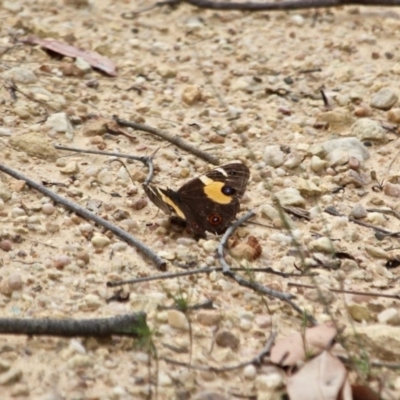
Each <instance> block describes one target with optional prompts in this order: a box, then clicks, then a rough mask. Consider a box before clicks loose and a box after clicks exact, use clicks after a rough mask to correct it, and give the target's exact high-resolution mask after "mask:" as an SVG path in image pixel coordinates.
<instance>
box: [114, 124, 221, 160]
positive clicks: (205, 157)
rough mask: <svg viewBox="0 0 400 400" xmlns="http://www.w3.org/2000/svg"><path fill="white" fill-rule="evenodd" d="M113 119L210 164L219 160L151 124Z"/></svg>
mask: <svg viewBox="0 0 400 400" xmlns="http://www.w3.org/2000/svg"><path fill="white" fill-rule="evenodd" d="M114 119H115V121H117V123H118V124H119V125H121V126H127V127H130V128H133V129H137V130H139V131H144V132H148V133H151V134H153V135H156V136H158V137H160V138H162V139H164V140H167V141H168V142H170V143H172V144H174V145H175V146H178V147H179V148H181V149H183V150H186V151H187V152H189V153H192V154H194V155H195V156H197V157H199V158H201V159H203V160H205V161H207V162H209V163H210V164H213V165H218V164H219V160H218V157H215V156H213V155H211V154H209V153H206V152H205V151H203V150H200V149H199V148H198V146H197V145H192V144H191V143H189V142H186V141H185V140H183V139H182V138H181V137H179V136H177V135H176V136H174V135H171V134H170V133H168V132H164V131H162V130H161V129H157V128H153V127H152V126H149V125H145V124H138V123H137V122H131V121H126V120H124V119H121V118H118V117H114Z"/></svg>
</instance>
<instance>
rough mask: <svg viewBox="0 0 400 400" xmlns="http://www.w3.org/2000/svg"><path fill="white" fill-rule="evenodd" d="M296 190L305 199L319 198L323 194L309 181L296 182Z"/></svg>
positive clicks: (301, 179)
mask: <svg viewBox="0 0 400 400" xmlns="http://www.w3.org/2000/svg"><path fill="white" fill-rule="evenodd" d="M296 188H297V189H298V190H299V192H300V194H301V195H302V196H305V197H317V196H321V194H322V190H321V189H320V188H319V187H318V186H317V185H316V184H315V183H314V182H312V181H311V180H309V179H308V180H306V179H304V178H299V179H298V180H297V182H296Z"/></svg>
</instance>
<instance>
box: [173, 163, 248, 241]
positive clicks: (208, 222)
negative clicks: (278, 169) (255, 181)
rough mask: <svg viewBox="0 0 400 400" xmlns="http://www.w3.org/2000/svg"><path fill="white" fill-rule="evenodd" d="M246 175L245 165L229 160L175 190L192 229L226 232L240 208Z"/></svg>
mask: <svg viewBox="0 0 400 400" xmlns="http://www.w3.org/2000/svg"><path fill="white" fill-rule="evenodd" d="M249 176H250V172H249V169H248V168H247V167H246V166H245V165H243V164H239V163H232V164H227V165H223V166H221V167H218V168H215V169H213V170H212V171H210V172H208V173H207V174H205V175H202V176H200V177H198V178H195V179H192V180H191V181H189V182H187V183H186V184H185V185H183V186H182V187H181V188H180V189H179V190H178V192H177V194H178V195H179V202H180V203H179V205H180V208H181V210H182V211H183V213H184V214H185V217H186V220H187V222H188V224H189V226H190V227H191V228H192V230H193V231H195V232H196V233H199V234H204V232H205V231H208V232H213V233H216V234H221V233H223V232H225V230H226V228H227V227H228V226H229V224H230V223H231V222H232V220H234V219H235V217H236V214H237V213H238V211H239V208H240V199H241V198H242V196H243V194H244V192H245V190H246V187H247V182H248V180H249Z"/></svg>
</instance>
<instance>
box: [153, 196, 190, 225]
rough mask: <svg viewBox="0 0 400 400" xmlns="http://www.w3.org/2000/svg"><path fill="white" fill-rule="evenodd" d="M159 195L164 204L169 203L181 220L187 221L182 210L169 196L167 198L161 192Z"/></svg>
mask: <svg viewBox="0 0 400 400" xmlns="http://www.w3.org/2000/svg"><path fill="white" fill-rule="evenodd" d="M158 194H159V195H160V197H161V199H162V200H163V202H164V203H167V204H168V205H169V206H171V207H172V208H173V209H174V211H175V213H176V215H177V216H178V217H179V218H182V219H186V217H185V214H184V213H183V212H182V210H181V209H180V208H179V207H178V206H177V205H176V204H175V203H174V202H173V201H172V200H171V199H170V198H169V197H168V196H166V195H165V194H164V193H162V192H161V191H160V190H159V191H158Z"/></svg>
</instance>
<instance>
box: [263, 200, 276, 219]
mask: <svg viewBox="0 0 400 400" xmlns="http://www.w3.org/2000/svg"><path fill="white" fill-rule="evenodd" d="M261 216H262V217H263V218H268V219H269V220H270V221H274V220H275V219H278V218H279V212H278V210H277V209H276V208H275V207H273V206H271V205H270V204H266V205H265V206H263V207H262V208H261Z"/></svg>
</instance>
